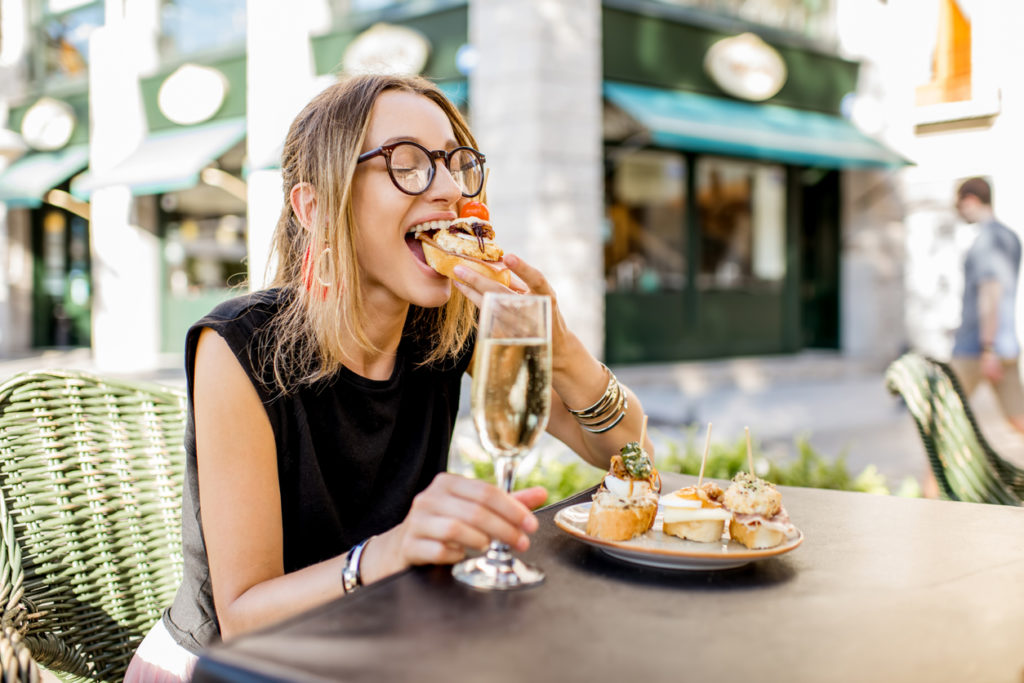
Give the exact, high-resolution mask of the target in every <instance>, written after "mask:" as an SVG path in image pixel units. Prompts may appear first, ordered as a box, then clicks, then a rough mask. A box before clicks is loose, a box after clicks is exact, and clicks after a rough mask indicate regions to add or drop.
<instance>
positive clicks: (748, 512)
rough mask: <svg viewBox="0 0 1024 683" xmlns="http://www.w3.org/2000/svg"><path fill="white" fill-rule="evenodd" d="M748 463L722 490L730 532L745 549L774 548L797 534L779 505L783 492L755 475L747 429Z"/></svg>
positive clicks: (780, 504)
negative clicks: (745, 468)
mask: <svg viewBox="0 0 1024 683" xmlns="http://www.w3.org/2000/svg"><path fill="white" fill-rule="evenodd" d="M746 433H747V466H748V467H749V468H750V471H749V472H740V473H738V474H737V475H736V476H735V477H733V479H732V484H730V485H729V488H727V489H726V490H725V494H724V497H723V501H722V502H723V505H724V506H725V509H727V510H728V511H729V512H731V513H732V519H731V520H730V522H729V535H730V536H731V537H732V538H733V539H734V540H736V541H738V542H739V543H742V544H743V545H745V546H746V547H748V548H751V549H753V548H774V547H775V546H777V545H779V544H780V543H782V541H783V540H784V539H786V538H790V537H792V536H796V535H797V533H798V532H797V530H796V527H794V526H793V523H792V522H790V521H789V513H787V512H786V508H784V507H782V493H781V492H780V491H779V490H778V489H776V488H775V485H774V484H771V483H769V482H767V481H765V480H764V479H761V478H759V477H758V476H757V475H756V474H754V459H753V455H752V450H751V447H750V428H747V430H746Z"/></svg>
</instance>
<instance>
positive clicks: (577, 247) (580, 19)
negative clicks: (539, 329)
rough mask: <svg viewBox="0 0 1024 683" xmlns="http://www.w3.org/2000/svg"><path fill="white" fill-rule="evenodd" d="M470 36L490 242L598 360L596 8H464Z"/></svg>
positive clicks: (485, 3)
mask: <svg viewBox="0 0 1024 683" xmlns="http://www.w3.org/2000/svg"><path fill="white" fill-rule="evenodd" d="M496 27H501V28H500V30H496ZM469 37H470V42H471V44H472V45H473V47H474V48H475V49H476V50H477V53H478V56H479V61H478V63H477V66H476V68H475V70H474V71H473V72H472V74H471V75H470V79H469V80H470V84H469V85H470V88H469V94H470V115H471V124H472V126H473V133H474V135H476V137H477V140H478V142H479V144H480V147H481V150H482V151H483V152H484V153H486V154H487V164H488V167H489V168H490V179H489V181H488V187H487V196H488V202H489V205H490V209H491V216H492V219H493V221H494V224H495V229H496V230H497V231H498V235H499V238H500V242H501V243H502V245H503V246H504V247H505V248H506V250H507V251H511V252H513V253H517V254H519V255H521V256H522V257H523V258H524V259H526V260H527V261H528V262H530V263H531V264H533V265H535V266H537V267H538V268H540V269H541V270H542V271H543V272H544V274H545V275H546V277H547V279H548V280H549V282H550V283H551V284H552V286H553V287H554V288H555V291H556V292H557V294H558V298H559V303H560V306H561V309H562V314H563V315H564V316H565V318H566V321H567V322H568V324H569V326H570V328H571V329H572V330H573V331H574V332H575V333H576V334H577V335H578V336H579V337H580V338H581V339H582V340H583V343H584V344H585V345H586V346H587V348H588V349H590V350H591V351H592V352H593V353H595V354H598V355H601V353H602V350H603V343H604V281H603V271H604V262H603V249H602V239H601V224H602V213H603V189H602V188H603V172H602V168H603V162H602V155H603V150H602V121H601V3H600V2H599V0H471V1H470V3H469Z"/></svg>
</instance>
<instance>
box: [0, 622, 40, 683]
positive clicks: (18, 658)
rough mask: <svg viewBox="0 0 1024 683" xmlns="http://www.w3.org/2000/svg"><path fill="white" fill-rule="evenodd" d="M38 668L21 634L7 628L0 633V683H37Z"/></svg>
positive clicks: (38, 679)
mask: <svg viewBox="0 0 1024 683" xmlns="http://www.w3.org/2000/svg"><path fill="white" fill-rule="evenodd" d="M39 681H40V673H39V666H38V665H37V664H36V662H35V660H34V659H32V652H31V651H30V650H29V649H28V645H26V644H25V641H23V640H22V638H21V634H20V633H18V631H17V630H15V629H14V628H12V627H10V626H7V627H6V628H4V630H3V632H2V633H0V683H39Z"/></svg>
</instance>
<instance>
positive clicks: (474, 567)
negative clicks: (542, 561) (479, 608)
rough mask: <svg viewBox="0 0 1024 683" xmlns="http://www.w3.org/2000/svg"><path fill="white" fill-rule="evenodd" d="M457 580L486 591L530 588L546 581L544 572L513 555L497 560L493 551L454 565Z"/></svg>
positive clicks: (453, 574)
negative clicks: (493, 555) (492, 554)
mask: <svg viewBox="0 0 1024 683" xmlns="http://www.w3.org/2000/svg"><path fill="white" fill-rule="evenodd" d="M452 576H454V577H455V579H456V580H457V581H461V582H462V583H464V584H466V585H468V586H471V587H473V588H476V589H478V590H485V591H507V590H516V589H518V588H529V587H530V586H536V585H538V584H540V583H542V582H543V581H544V572H542V571H541V570H540V569H538V568H537V567H534V566H532V565H529V564H526V563H525V562H523V561H522V560H519V559H516V558H514V557H512V556H511V555H510V556H508V558H507V559H504V560H495V559H494V558H493V557H492V556H491V553H490V552H488V553H487V554H486V555H482V556H480V557H474V558H472V559H469V560H463V561H462V562H459V563H458V564H457V565H455V566H454V567H452Z"/></svg>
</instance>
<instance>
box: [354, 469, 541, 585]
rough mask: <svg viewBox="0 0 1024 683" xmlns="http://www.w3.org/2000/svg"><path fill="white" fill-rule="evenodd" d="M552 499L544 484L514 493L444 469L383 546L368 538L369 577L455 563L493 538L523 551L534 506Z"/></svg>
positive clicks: (366, 568)
mask: <svg viewBox="0 0 1024 683" xmlns="http://www.w3.org/2000/svg"><path fill="white" fill-rule="evenodd" d="M546 499H547V491H545V490H544V488H542V487H539V486H537V487H533V488H530V489H525V490H522V491H516V492H515V493H513V494H511V495H510V494H507V493H505V492H504V491H502V490H501V489H499V488H498V487H497V486H494V485H493V484H488V483H486V482H483V481H479V480H475V479H467V478H466V477H462V476H459V475H455V474H448V473H441V474H438V475H437V476H436V477H434V480H433V481H432V482H431V483H430V486H428V487H427V488H426V489H425V490H423V491H422V492H421V493H420V494H419V495H417V496H416V497H415V498H414V499H413V502H412V508H411V509H410V510H409V514H408V515H407V516H406V518H405V520H403V521H402V523H401V524H399V525H398V526H397V527H395V528H394V529H392V530H390V531H388V532H386V533H384V534H382V535H381V538H380V541H383V542H381V543H378V544H377V545H378V547H377V548H373V546H374V543H372V542H371V543H369V544H367V546H366V552H367V553H368V555H365V556H364V558H363V563H364V566H363V574H364V580H365V581H367V582H369V581H374V580H376V579H378V578H382V577H383V576H386V575H388V574H392V573H394V572H396V571H400V570H402V569H405V568H406V567H409V566H412V565H417V564H453V563H455V562H458V561H460V560H462V559H463V558H464V557H465V556H466V552H467V551H468V550H478V551H482V550H486V549H487V546H488V544H489V543H490V542H491V540H492V539H493V540H497V541H501V542H502V543H507V544H508V545H509V546H511V547H512V549H513V550H515V551H517V552H523V551H524V550H526V549H527V548H528V547H529V546H530V539H529V537H528V536H527V534H530V533H533V532H534V531H536V530H537V525H538V523H537V518H536V517H535V516H534V515H533V513H532V512H530V508H533V507H536V506H538V505H540V504H541V503H543V502H544V501H545V500H546Z"/></svg>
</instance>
